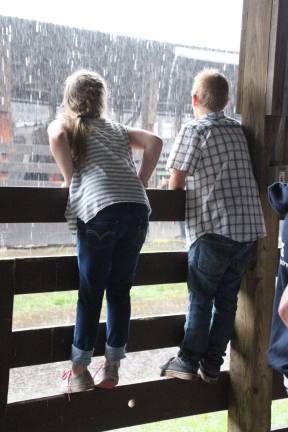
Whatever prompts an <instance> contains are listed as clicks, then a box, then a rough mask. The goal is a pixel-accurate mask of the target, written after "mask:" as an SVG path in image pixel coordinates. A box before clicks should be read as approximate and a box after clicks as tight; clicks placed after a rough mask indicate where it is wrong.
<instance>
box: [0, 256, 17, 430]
mask: <svg viewBox="0 0 288 432" xmlns="http://www.w3.org/2000/svg"><path fill="white" fill-rule="evenodd" d="M13 273H14V261H13V260H7V261H6V260H5V261H0V277H1V282H0V430H1V431H3V432H4V431H5V416H6V409H7V395H8V386H9V369H10V364H11V350H12V346H11V342H12V338H11V334H12V313H13V298H14V277H13Z"/></svg>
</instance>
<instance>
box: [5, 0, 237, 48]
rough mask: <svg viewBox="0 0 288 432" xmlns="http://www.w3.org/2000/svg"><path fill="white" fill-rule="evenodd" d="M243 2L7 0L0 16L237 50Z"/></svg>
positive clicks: (191, 0) (189, 0) (209, 0)
mask: <svg viewBox="0 0 288 432" xmlns="http://www.w3.org/2000/svg"><path fill="white" fill-rule="evenodd" d="M242 2H243V1H242V0H142V1H137V0H101V1H100V0H77V1H73V0H49V1H43V0H7V1H5V2H4V1H2V2H1V8H0V14H1V15H6V16H17V17H20V18H26V19H34V20H38V21H45V22H50V23H55V24H61V25H68V26H73V27H79V28H85V29H89V30H98V31H103V32H109V33H114V34H121V35H128V36H133V37H139V38H144V39H154V40H158V41H166V42H172V43H176V44H184V45H190V46H198V47H208V48H215V49H217V48H218V49H224V50H231V51H239V45H240V31H241V15H242Z"/></svg>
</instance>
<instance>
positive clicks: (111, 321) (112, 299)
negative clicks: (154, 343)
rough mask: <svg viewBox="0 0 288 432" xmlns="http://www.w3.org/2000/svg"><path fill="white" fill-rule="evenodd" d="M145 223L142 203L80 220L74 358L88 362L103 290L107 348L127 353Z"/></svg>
mask: <svg viewBox="0 0 288 432" xmlns="http://www.w3.org/2000/svg"><path fill="white" fill-rule="evenodd" d="M147 228H148V209H147V207H146V206H145V205H143V204H137V203H119V204H114V205H111V206H109V207H106V208H105V209H104V210H102V211H100V212H99V213H98V214H97V215H96V216H95V217H94V218H93V219H92V220H90V221H89V222H87V223H86V224H85V223H84V222H82V221H81V220H78V232H77V248H78V267H79V278H80V286H79V293H78V302H77V313H76V325H75V330H74V339H73V346H72V361H73V362H75V363H81V364H83V365H88V364H89V363H90V361H91V357H92V354H93V349H94V345H95V341H96V336H97V330H98V324H99V318H100V312H101V307H102V300H103V295H104V291H105V289H106V300H107V323H106V333H107V342H106V351H105V355H106V357H107V358H109V359H110V360H120V359H121V358H123V357H125V346H126V344H127V340H128V333H129V322H130V311H131V307H130V288H131V286H132V283H133V279H134V274H135V269H136V265H137V261H138V256H139V253H140V250H141V247H142V245H143V243H144V241H145V237H146V232H147Z"/></svg>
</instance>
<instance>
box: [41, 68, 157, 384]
mask: <svg viewBox="0 0 288 432" xmlns="http://www.w3.org/2000/svg"><path fill="white" fill-rule="evenodd" d="M106 102H107V88H106V83H105V81H104V79H103V78H102V77H101V76H100V75H99V74H98V73H95V72H91V71H88V70H80V71H78V72H75V73H73V74H72V75H70V76H69V77H68V78H67V79H66V81H65V87H64V99H63V106H64V113H63V114H62V115H61V116H60V117H59V118H58V119H56V120H55V121H53V122H52V123H51V124H50V125H49V127H48V135H49V143H50V148H51V152H52V154H53V156H54V158H55V161H56V163H57V165H58V167H59V169H60V171H61V173H62V174H63V177H64V181H65V186H66V187H69V199H68V204H67V209H66V213H65V216H66V219H67V222H68V225H69V226H70V228H71V230H72V231H77V256H78V268H79V278H80V285H79V293H78V302H77V311H76V324H75V330H74V339H73V345H72V355H71V360H72V367H71V369H69V370H65V371H64V373H63V377H62V385H61V388H62V391H63V392H65V393H70V392H71V393H73V392H80V391H84V390H89V389H91V388H93V387H94V385H96V386H98V387H102V388H113V387H115V386H116V385H117V383H118V380H119V376H118V369H119V366H120V360H121V359H123V358H124V357H125V347H126V344H127V340H128V332H129V321H130V310H131V308H130V289H131V286H132V283H133V278H134V273H135V268H136V264H137V260H138V256H139V253H140V249H141V247H142V245H143V242H144V240H145V236H146V231H147V227H148V215H149V212H150V206H149V202H148V199H147V196H146V193H145V189H144V188H145V187H147V185H148V180H149V178H150V176H151V174H152V172H153V170H154V168H155V166H156V164H157V161H158V159H159V156H160V153H161V149H162V140H161V139H160V138H159V137H157V136H156V135H154V134H152V133H150V132H147V131H144V130H139V129H131V128H127V127H126V126H124V125H122V124H119V123H115V122H113V121H111V120H109V119H108V118H107V117H106V115H105V110H106ZM132 148H136V149H142V150H143V158H142V162H141V166H140V169H139V172H138V174H137V172H136V168H135V166H134V162H133V159H132V151H131V149H132ZM105 289H106V300H107V323H106V346H105V361H104V364H103V365H101V367H100V368H99V370H98V371H97V372H96V374H95V376H94V379H93V378H92V376H91V374H90V372H89V370H88V369H87V366H88V365H89V364H90V362H91V357H92V355H93V349H94V346H95V341H96V336H97V330H98V325H99V318H100V312H101V307H102V300H103V295H104V291H105Z"/></svg>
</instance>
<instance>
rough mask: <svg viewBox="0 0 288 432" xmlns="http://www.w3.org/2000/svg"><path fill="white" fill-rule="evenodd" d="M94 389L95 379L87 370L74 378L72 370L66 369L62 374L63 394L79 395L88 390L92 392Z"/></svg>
mask: <svg viewBox="0 0 288 432" xmlns="http://www.w3.org/2000/svg"><path fill="white" fill-rule="evenodd" d="M93 388H94V381H93V378H92V376H91V374H90V372H89V371H88V369H86V370H85V372H83V373H82V374H81V375H78V376H77V377H75V376H72V370H71V369H65V370H64V371H63V374H62V382H61V391H62V393H68V395H69V394H70V393H79V392H82V391H86V390H92V389H93Z"/></svg>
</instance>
